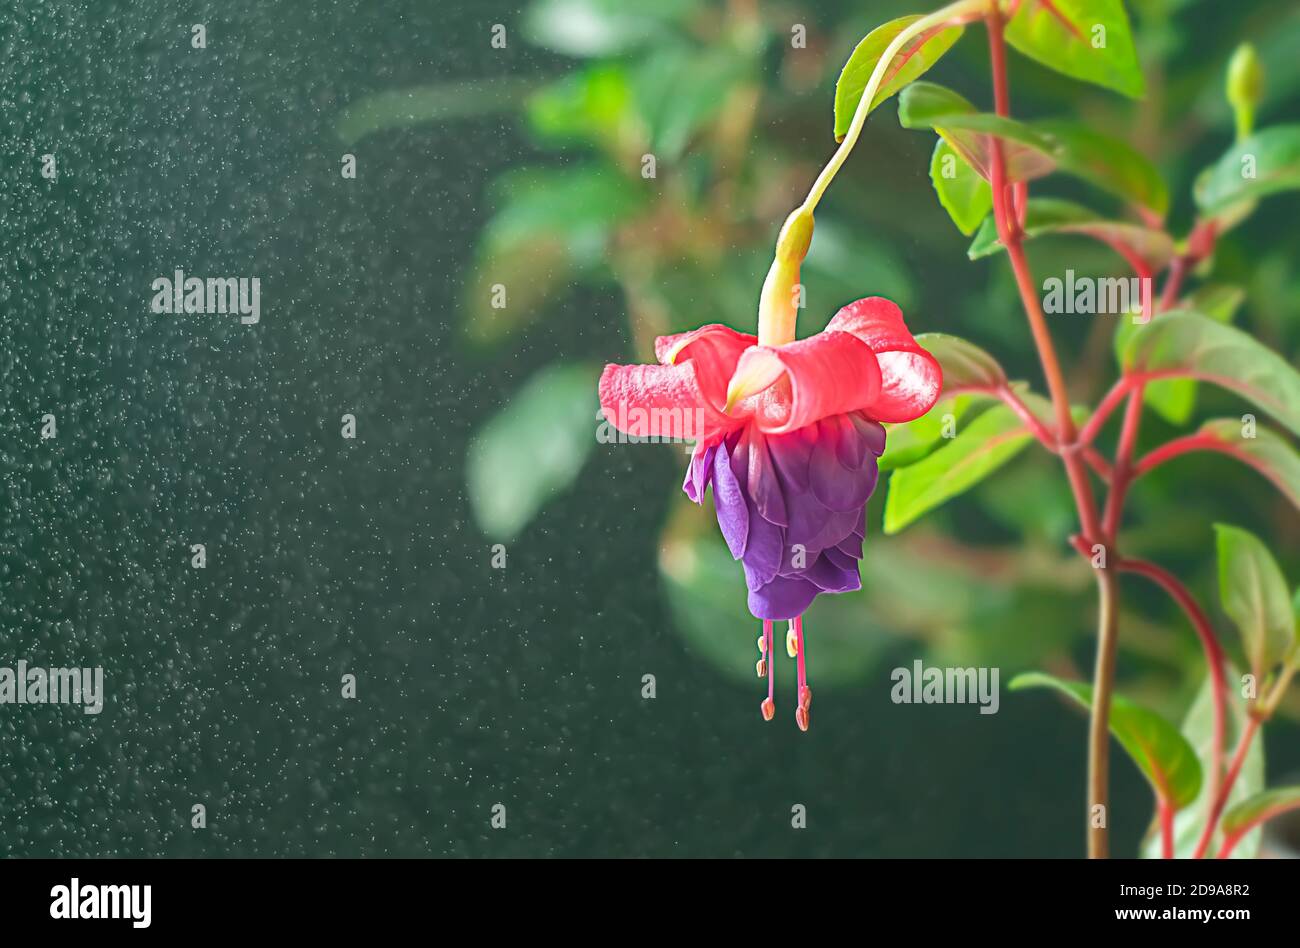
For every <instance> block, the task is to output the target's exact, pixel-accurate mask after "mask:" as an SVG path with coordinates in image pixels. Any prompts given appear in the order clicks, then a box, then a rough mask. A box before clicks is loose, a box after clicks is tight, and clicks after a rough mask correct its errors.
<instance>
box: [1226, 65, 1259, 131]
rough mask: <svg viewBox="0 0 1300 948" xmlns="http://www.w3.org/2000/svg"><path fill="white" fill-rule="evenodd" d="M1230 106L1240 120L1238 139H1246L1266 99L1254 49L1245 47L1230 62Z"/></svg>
mask: <svg viewBox="0 0 1300 948" xmlns="http://www.w3.org/2000/svg"><path fill="white" fill-rule="evenodd" d="M1227 95H1228V103H1229V104H1230V105H1231V106H1232V111H1233V113H1234V114H1235V115H1236V119H1237V138H1238V140H1240V139H1242V138H1245V137H1246V136H1248V135H1249V134H1250V132H1251V129H1252V128H1253V127H1254V124H1255V109H1256V108H1257V107H1258V106H1259V103H1260V102H1261V101H1262V100H1263V98H1264V67H1263V66H1262V65H1260V62H1259V56H1258V54H1257V53H1256V52H1255V47H1254V46H1252V45H1251V44H1250V43H1242V44H1241V45H1240V46H1238V47H1237V51H1236V52H1235V53H1233V54H1232V59H1231V60H1230V61H1229V62H1228V83H1227Z"/></svg>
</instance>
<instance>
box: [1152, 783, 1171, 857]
mask: <svg viewBox="0 0 1300 948" xmlns="http://www.w3.org/2000/svg"><path fill="white" fill-rule="evenodd" d="M1156 813H1157V814H1158V815H1159V818H1160V858H1161V859H1173V858H1174V808H1173V807H1172V806H1170V805H1169V801H1168V800H1166V799H1165V798H1164V797H1163V796H1162V797H1160V798H1158V799H1157V800H1156Z"/></svg>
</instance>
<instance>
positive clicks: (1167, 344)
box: [1120, 310, 1300, 434]
mask: <svg viewBox="0 0 1300 948" xmlns="http://www.w3.org/2000/svg"><path fill="white" fill-rule="evenodd" d="M1123 332H1124V338H1123V340H1122V342H1121V344H1122V345H1123V350H1122V354H1121V357H1120V363H1121V365H1122V366H1123V367H1124V369H1125V371H1127V372H1130V373H1132V374H1134V375H1136V376H1141V377H1147V378H1148V380H1153V379H1157V378H1161V377H1165V376H1189V377H1191V378H1197V379H1201V380H1202V381H1206V382H1212V383H1214V384H1215V385H1219V386H1222V387H1223V388H1226V389H1229V390H1230V391H1233V392H1236V393H1237V394H1239V395H1241V396H1243V397H1244V398H1247V399H1249V400H1250V401H1252V402H1254V403H1255V404H1256V405H1258V406H1259V407H1260V408H1262V409H1264V410H1265V411H1267V412H1269V413H1270V414H1272V415H1273V416H1274V417H1275V418H1277V419H1278V420H1279V421H1281V422H1282V423H1283V424H1285V425H1286V426H1287V427H1288V428H1290V429H1291V430H1292V431H1293V432H1296V433H1297V434H1300V373H1298V372H1297V371H1296V369H1295V367H1294V366H1292V365H1290V364H1288V363H1287V361H1286V360H1285V359H1283V358H1282V357H1281V356H1279V355H1278V354H1277V353H1275V352H1273V351H1272V350H1271V349H1268V348H1267V347H1265V346H1263V345H1261V344H1260V343H1259V342H1256V341H1255V339H1254V338H1252V337H1251V336H1250V335H1248V334H1246V333H1244V332H1242V331H1241V330H1239V329H1235V328H1233V327H1232V326H1225V325H1223V324H1221V323H1217V322H1215V321H1214V320H1213V319H1210V318H1209V317H1208V316H1204V315H1202V314H1200V313H1195V312H1191V311H1190V310H1182V311H1175V312H1169V313H1164V314H1162V315H1160V316H1159V317H1157V318H1156V319H1153V320H1151V321H1150V322H1149V323H1146V324H1144V325H1130V326H1129V327H1126V328H1125V329H1124V330H1123Z"/></svg>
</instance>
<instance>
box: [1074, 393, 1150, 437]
mask: <svg viewBox="0 0 1300 948" xmlns="http://www.w3.org/2000/svg"><path fill="white" fill-rule="evenodd" d="M1135 384H1136V382H1135V381H1134V379H1133V377H1132V376H1127V375H1125V376H1121V377H1120V378H1119V380H1118V381H1116V382H1115V384H1114V385H1112V386H1111V389H1110V391H1109V392H1107V393H1106V395H1105V396H1104V397H1103V398H1102V400H1101V401H1100V402H1099V403H1098V405H1097V408H1096V410H1095V411H1093V413H1092V417H1090V418H1089V419H1088V420H1087V422H1086V423H1085V424H1084V426H1083V427H1082V428H1081V429H1079V437H1078V439H1077V441H1076V444H1077V445H1078V446H1079V447H1081V448H1082V447H1087V446H1088V445H1090V444H1092V442H1093V440H1094V439H1095V438H1096V437H1097V435H1098V434H1099V433H1100V432H1101V429H1102V427H1103V426H1104V425H1105V424H1106V420H1107V419H1108V418H1109V417H1110V416H1111V413H1112V412H1113V411H1114V410H1115V409H1116V408H1118V407H1119V405H1120V403H1121V402H1123V401H1124V398H1125V396H1126V395H1128V393H1129V390H1130V389H1131V388H1132V387H1133V386H1134V385H1135Z"/></svg>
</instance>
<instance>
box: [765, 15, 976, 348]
mask: <svg viewBox="0 0 1300 948" xmlns="http://www.w3.org/2000/svg"><path fill="white" fill-rule="evenodd" d="M987 2H988V0H959V2H957V3H951V4H949V5H948V6H946V7H943V8H942V9H940V10H936V11H935V12H934V13H931V14H929V15H928V16H923V17H921V18H920V19H919V20H916V21H915V22H913V23H910V24H908V26H906V27H905V28H904V29H903V30H902V32H900V33H899V34H898V35H897V36H895V37H894V38H893V40H892V41H890V43H889V45H888V46H886V47H885V51H884V53H882V54H881V56H880V59H879V61H877V63H876V68H875V69H874V70H872V72H871V76H870V77H869V78H868V79H867V84H866V87H865V88H864V89H863V90H862V98H861V99H859V100H858V107H857V109H855V110H854V112H853V121H852V122H851V123H850V124H849V129H848V131H847V132H845V134H844V140H843V141H841V142H840V145H839V147H838V148H836V149H835V153H834V154H833V155H831V158H830V161H828V162H826V166H825V167H824V168H822V170H821V174H819V175H817V180H815V181H814V182H813V185H812V188H811V189H810V190H809V191H808V196H807V197H806V198H804V201H803V203H802V204H801V205H799V207H797V208H796V209H795V210H794V212H793V213H792V214H791V215H790V216H789V217H788V218H787V219H786V222H785V226H784V227H782V229H781V235H780V237H778V238H777V243H776V255H775V257H774V259H773V260H772V266H771V267H770V268H769V269H768V271H767V278H766V279H765V280H764V281H763V290H762V293H761V294H760V295H759V300H758V343H759V345H762V346H782V345H785V344H786V343H790V342H794V339H795V324H796V322H797V321H798V317H799V307H798V305H797V302H796V294H797V287H798V285H799V265H800V264H801V263H802V262H803V258H804V254H806V253H807V252H808V242H809V240H811V238H812V219H813V211H814V210H816V208H817V204H818V202H820V201H821V199H822V195H824V194H825V193H826V189H827V188H828V187H830V184H831V182H832V181H833V180H835V176H836V175H837V174H839V171H840V169H841V168H842V167H844V162H846V161H847V160H848V158H849V154H850V153H851V152H852V151H853V146H854V145H856V144H857V143H858V138H859V137H860V136H861V135H862V127H863V126H864V125H865V124H866V122H867V116H868V115H869V114H870V113H871V105H872V103H873V102H874V101H875V98H876V93H877V92H879V91H880V85H881V83H882V82H884V79H885V75H886V73H888V71H889V66H890V64H891V63H892V62H893V61H894V57H895V56H897V55H898V54H899V52H901V51H902V49H903V47H904V46H906V45H907V44H908V43H909V42H911V41H912V40H913V39H915V38H916V37H918V36H920V35H922V34H923V33H925V32H926V31H927V30H932V29H934V28H936V27H940V26H943V25H945V24H949V23H960V22H963V21H964V20H965V19H974V18H978V17H979V16H981V15H982V14H983V12H984V9H985V6H986V4H987Z"/></svg>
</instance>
